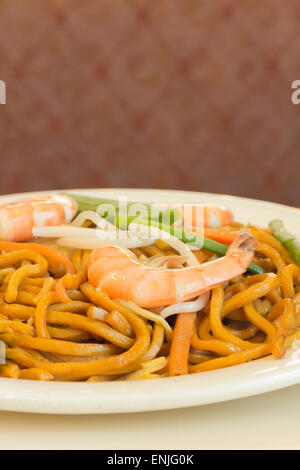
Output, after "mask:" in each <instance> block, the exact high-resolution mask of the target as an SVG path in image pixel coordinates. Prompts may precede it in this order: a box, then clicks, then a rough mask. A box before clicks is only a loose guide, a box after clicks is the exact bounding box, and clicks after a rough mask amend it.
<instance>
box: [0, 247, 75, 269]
mask: <svg viewBox="0 0 300 470" xmlns="http://www.w3.org/2000/svg"><path fill="white" fill-rule="evenodd" d="M24 249H28V250H33V251H37V252H38V253H40V254H41V255H43V256H45V258H48V259H49V260H50V261H52V262H55V263H58V264H60V265H62V266H63V267H64V268H65V270H66V272H69V273H71V274H74V273H75V269H74V266H73V264H72V263H71V261H70V260H69V259H68V258H67V256H65V255H63V254H62V253H60V252H59V251H58V250H56V249H55V248H52V247H50V246H46V245H40V244H39V243H20V242H17V243H16V242H8V241H6V240H0V250H3V251H15V250H24Z"/></svg>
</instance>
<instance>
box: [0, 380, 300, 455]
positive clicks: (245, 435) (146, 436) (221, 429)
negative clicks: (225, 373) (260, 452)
mask: <svg viewBox="0 0 300 470" xmlns="http://www.w3.org/2000/svg"><path fill="white" fill-rule="evenodd" d="M299 403H300V385H297V386H293V387H290V388H287V389H284V390H280V391H277V392H272V393H267V394H263V395H259V396H256V397H251V398H246V399H242V400H235V401H231V402H226V403H219V404H215V405H207V406H200V407H196V408H187V409H181V410H172V411H161V412H153V413H151V412H150V413H137V414H119V415H94V416H92V415H89V416H87V415H85V416H66V415H64V416H62V415H56V416H55V415H34V414H23V413H11V412H0V449H2V450H3V449H16V448H18V449H156V450H157V449H172V450H175V449H245V448H246V449H276V448H284V449H300V406H299Z"/></svg>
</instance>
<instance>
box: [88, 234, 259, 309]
mask: <svg viewBox="0 0 300 470" xmlns="http://www.w3.org/2000/svg"><path fill="white" fill-rule="evenodd" d="M256 246H257V242H256V240H255V238H254V237H253V236H252V235H249V234H248V233H243V234H241V235H239V236H238V237H237V238H236V239H235V240H234V242H233V243H232V244H231V245H230V247H229V249H228V251H227V253H226V255H225V256H224V257H222V258H219V259H216V260H214V261H211V262H208V263H204V264H201V265H199V266H190V267H186V268H180V269H167V268H159V267H153V266H147V265H144V264H142V263H141V262H140V261H139V260H138V259H136V258H134V256H133V254H132V253H130V252H129V251H127V250H125V249H122V248H119V247H116V246H102V247H99V248H96V249H95V250H94V251H93V252H92V253H91V255H90V259H89V263H88V279H89V281H90V283H91V284H92V285H93V286H94V287H95V288H100V289H102V290H103V291H104V292H106V293H107V294H108V295H109V296H110V297H111V298H120V299H124V300H131V301H133V302H135V303H136V304H137V305H139V306H140V307H144V308H154V307H161V306H165V305H172V304H175V303H177V302H182V301H186V300H190V299H193V298H195V297H197V296H199V295H201V294H204V293H205V292H207V291H209V290H210V289H212V288H214V287H216V286H218V285H220V284H222V283H223V282H225V281H229V280H230V279H232V278H234V277H236V276H239V275H240V274H243V273H244V272H245V271H246V270H247V268H248V266H249V264H250V262H251V260H252V258H253V254H254V251H255V249H256Z"/></svg>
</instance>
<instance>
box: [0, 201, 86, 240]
mask: <svg viewBox="0 0 300 470" xmlns="http://www.w3.org/2000/svg"><path fill="white" fill-rule="evenodd" d="M76 212H77V203H76V202H75V201H73V199H71V198H70V197H68V196H63V195H59V194H51V195H47V196H36V197H31V198H22V199H18V200H15V201H12V202H8V203H6V204H1V205H0V238H1V239H2V240H9V241H26V240H30V239H31V238H32V237H33V235H32V229H33V227H42V226H48V225H61V224H65V223H68V222H70V221H71V220H72V218H73V217H74V216H75V214H76Z"/></svg>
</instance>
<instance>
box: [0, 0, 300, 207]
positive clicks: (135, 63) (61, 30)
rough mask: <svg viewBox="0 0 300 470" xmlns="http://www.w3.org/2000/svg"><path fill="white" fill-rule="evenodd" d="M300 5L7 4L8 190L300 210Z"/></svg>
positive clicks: (1, 34) (192, 1)
mask: <svg viewBox="0 0 300 470" xmlns="http://www.w3.org/2000/svg"><path fill="white" fill-rule="evenodd" d="M299 31H300V2H299V0H285V1H283V0H243V2H237V1H235V0H170V1H168V0H151V1H149V0H127V1H126V0H47V2H45V1H44V0H0V79H2V80H5V82H6V86H7V104H6V105H0V156H1V164H2V165H1V172H0V192H1V193H9V192H17V191H29V190H39V189H50V188H51V189H55V188H71V187H147V188H151V187H153V188H175V189H177V188H178V189H186V190H199V191H211V192H219V193H230V194H237V195H243V196H249V197H257V198H261V199H267V200H274V201H279V202H284V203H288V204H293V205H296V206H297V205H298V206H299V196H300V184H299V174H300V158H299V146H300V133H299V125H300V106H298V107H297V106H295V105H293V104H292V103H291V99H290V96H291V82H292V81H293V80H296V79H300V54H299V52H300V42H299V41H300V39H299Z"/></svg>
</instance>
